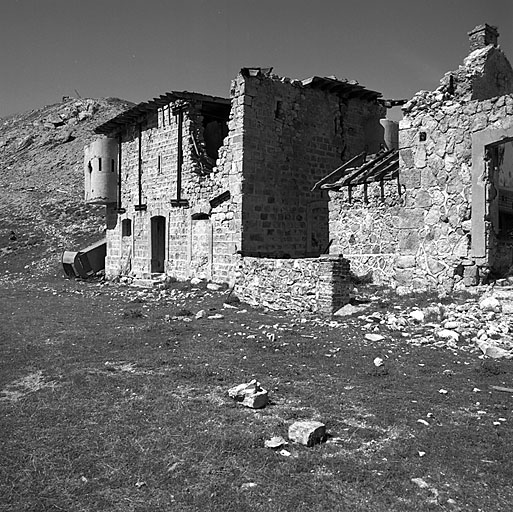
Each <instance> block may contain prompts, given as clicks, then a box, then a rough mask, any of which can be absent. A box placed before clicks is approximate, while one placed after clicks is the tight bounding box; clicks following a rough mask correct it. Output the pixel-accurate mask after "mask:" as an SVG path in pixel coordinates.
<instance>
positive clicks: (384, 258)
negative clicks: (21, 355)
mask: <svg viewBox="0 0 513 512" xmlns="http://www.w3.org/2000/svg"><path fill="white" fill-rule="evenodd" d="M469 36H470V50H471V51H470V54H469V55H468V57H467V58H466V59H465V60H464V63H463V65H462V66H460V67H459V68H458V69H457V70H455V71H453V72H450V73H447V74H446V75H445V76H444V77H443V78H442V80H441V82H440V87H438V88H437V89H436V90H435V91H421V92H419V93H417V94H416V95H415V96H414V97H413V98H412V99H411V100H410V101H408V102H406V100H405V101H394V100H382V99H381V98H380V96H381V95H380V94H379V93H377V92H375V91H370V90H367V89H366V88H364V87H362V86H360V85H359V84H358V83H356V82H349V81H347V80H338V79H336V78H335V77H329V78H326V77H312V78H309V79H307V80H303V81H298V80H290V79H287V78H280V77H278V76H276V75H273V74H272V73H271V70H269V69H261V68H243V69H242V70H241V72H240V73H239V75H238V76H237V77H236V78H235V79H234V80H233V82H232V85H231V97H230V99H223V98H218V97H212V96H206V95H202V94H197V93H188V92H172V93H167V94H165V95H162V96H160V97H159V98H155V99H154V100H152V101H149V102H146V103H141V104H139V105H137V106H135V107H133V108H132V109H130V110H128V111H127V112H125V113H123V114H121V115H119V116H117V117H116V118H114V119H112V120H110V121H108V122H107V123H105V124H103V125H101V126H99V127H98V128H97V129H96V131H97V133H98V134H101V135H103V136H104V138H103V139H100V141H96V142H95V143H93V144H92V145H91V146H89V147H88V148H86V151H85V161H84V169H85V173H86V198H87V199H88V201H89V202H92V203H102V202H103V203H104V204H106V205H107V221H108V222H107V259H106V274H107V276H108V277H111V278H113V277H117V276H130V277H131V278H134V279H136V280H138V281H142V282H144V281H145V280H150V279H152V278H154V277H155V276H160V277H162V276H170V277H174V278H177V279H181V280H183V279H189V278H192V277H199V278H203V279H208V280H211V281H214V282H218V283H228V284H230V285H234V286H235V289H236V292H237V293H238V295H239V296H240V297H241V298H243V299H245V300H248V301H250V302H251V301H256V302H259V303H265V304H266V305H268V306H269V307H276V308H281V309H296V310H305V309H306V310H313V311H324V312H331V311H333V310H334V309H336V307H337V306H339V305H341V304H343V303H344V302H345V301H347V298H348V292H349V287H350V285H349V281H348V276H349V274H350V272H352V273H353V274H356V275H358V276H360V277H365V278H366V279H368V280H372V281H373V282H375V283H384V284H387V285H390V286H392V287H395V288H403V289H409V290H412V289H414V290H423V289H428V288H435V289H445V290H452V289H453V288H454V286H455V285H459V286H462V285H465V286H469V285H473V284H476V283H478V282H482V281H483V280H484V279H486V278H487V277H488V276H489V275H490V274H501V273H505V272H507V271H508V270H509V269H510V267H512V266H513V238H512V237H511V236H510V234H511V233H512V232H513V69H512V67H511V65H510V64H509V62H508V60H507V58H506V57H505V56H504V54H503V52H502V51H501V50H500V48H499V47H498V46H497V38H498V32H497V30H496V29H495V28H494V27H490V26H489V25H482V26H479V27H476V28H475V29H474V30H473V31H472V32H470V33H469ZM396 104H402V105H403V113H404V118H403V120H402V121H401V122H400V124H399V126H397V124H394V122H392V121H388V120H386V119H383V118H384V117H385V106H388V107H390V106H393V105H396ZM102 173H111V174H110V175H109V176H106V175H105V174H102ZM349 265H350V267H349Z"/></svg>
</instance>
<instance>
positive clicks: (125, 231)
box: [121, 219, 132, 236]
mask: <svg viewBox="0 0 513 512" xmlns="http://www.w3.org/2000/svg"><path fill="white" fill-rule="evenodd" d="M121 236H132V221H131V220H130V219H123V221H122V222H121Z"/></svg>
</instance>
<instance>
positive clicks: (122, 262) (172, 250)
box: [106, 98, 242, 282]
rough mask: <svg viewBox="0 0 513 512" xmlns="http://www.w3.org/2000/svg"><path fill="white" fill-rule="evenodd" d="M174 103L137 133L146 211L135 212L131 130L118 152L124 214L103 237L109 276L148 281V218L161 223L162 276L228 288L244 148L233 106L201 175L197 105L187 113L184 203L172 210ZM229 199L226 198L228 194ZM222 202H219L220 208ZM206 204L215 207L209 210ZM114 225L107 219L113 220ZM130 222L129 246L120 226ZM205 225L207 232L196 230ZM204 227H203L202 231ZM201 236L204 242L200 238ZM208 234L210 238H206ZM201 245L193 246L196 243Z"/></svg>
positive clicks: (236, 246) (134, 131)
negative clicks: (196, 279)
mask: <svg viewBox="0 0 513 512" xmlns="http://www.w3.org/2000/svg"><path fill="white" fill-rule="evenodd" d="M174 106H178V103H177V102H174V103H171V104H169V105H168V106H165V107H164V108H162V109H159V110H158V111H156V112H155V113H153V114H148V116H147V118H146V120H145V122H144V124H143V125H142V127H141V158H142V198H141V203H142V204H144V205H146V210H145V211H136V209H135V206H136V205H137V204H138V203H139V197H138V194H139V191H138V186H139V185H138V179H139V178H138V173H139V170H138V165H139V133H138V127H137V126H136V125H132V126H129V127H127V128H126V129H125V130H124V132H123V133H122V144H121V159H122V161H121V192H122V193H121V199H122V200H121V206H122V208H124V209H125V210H126V212H125V213H123V214H121V215H119V218H118V219H117V221H116V222H115V223H113V222H111V225H110V227H109V229H108V230H107V240H108V248H107V260H106V272H107V275H110V276H111V277H112V276H116V275H119V274H121V273H124V272H126V269H127V268H129V269H130V271H131V273H132V275H135V276H137V277H140V278H147V277H149V275H150V273H151V218H152V217H154V216H163V217H164V218H165V219H166V248H165V260H166V261H165V272H166V273H167V274H168V275H171V276H174V277H177V278H179V279H187V278H189V277H192V276H193V275H194V273H195V272H196V271H197V272H200V273H201V274H202V275H200V277H205V278H209V279H212V280H214V281H219V282H233V280H234V268H235V264H236V262H235V257H236V256H235V255H236V252H237V250H239V249H240V246H241V237H240V233H241V218H242V215H241V187H240V182H241V177H240V174H241V169H240V157H237V155H241V141H240V133H241V131H242V123H241V121H240V118H238V117H237V116H236V114H235V111H236V110H237V108H238V103H237V98H234V104H233V110H232V112H231V114H230V120H229V122H228V128H229V133H228V136H227V137H226V138H225V141H224V146H222V147H221V148H220V150H219V158H218V160H217V162H216V166H215V167H214V168H213V169H212V170H210V171H209V170H206V169H205V168H204V166H203V165H202V164H201V161H200V159H199V158H198V155H197V151H196V147H195V146H194V144H193V142H192V137H194V139H195V141H196V144H197V146H199V147H200V148H201V147H203V145H204V144H203V143H204V141H203V139H202V131H203V129H202V116H201V104H200V103H199V102H192V103H188V104H186V105H184V108H185V110H184V120H183V125H182V130H183V131H182V147H183V166H182V178H181V181H182V188H181V194H180V197H181V199H182V200H186V201H187V203H186V204H183V205H181V206H173V204H172V201H173V200H176V199H177V158H178V154H177V151H178V150H177V148H178V117H177V116H175V115H173V113H172V108H173V107H174ZM227 192H228V194H226V193H227ZM221 194H224V198H223V200H217V198H219V196H221ZM211 201H213V202H212V203H211ZM111 217H112V215H111ZM125 219H129V220H131V222H132V234H131V236H130V242H127V241H126V240H125V238H126V237H124V236H123V233H122V230H121V223H122V221H123V220H125ZM199 224H208V227H207V228H206V229H200V230H198V229H197V226H198V225H199ZM203 227H204V226H203ZM203 232H206V233H207V235H205V233H203ZM209 233H210V234H209ZM196 234H198V236H200V235H201V240H195V235H196ZM204 236H209V237H210V238H211V239H210V243H209V250H208V251H207V252H206V253H202V254H201V257H204V258H206V260H207V261H206V263H205V264H201V263H200V262H199V261H196V260H195V258H196V257H197V258H196V259H198V258H199V257H200V256H198V252H197V251H196V250H195V249H196V247H197V246H198V245H201V246H202V247H204V246H205V244H204Z"/></svg>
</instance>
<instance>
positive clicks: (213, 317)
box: [208, 313, 224, 320]
mask: <svg viewBox="0 0 513 512" xmlns="http://www.w3.org/2000/svg"><path fill="white" fill-rule="evenodd" d="M221 318H224V315H221V314H220V313H216V314H215V315H210V316H209V317H208V319H209V320H221Z"/></svg>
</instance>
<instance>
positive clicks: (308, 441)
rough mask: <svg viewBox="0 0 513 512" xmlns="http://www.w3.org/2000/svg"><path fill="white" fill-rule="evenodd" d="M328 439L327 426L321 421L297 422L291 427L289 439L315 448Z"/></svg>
mask: <svg viewBox="0 0 513 512" xmlns="http://www.w3.org/2000/svg"><path fill="white" fill-rule="evenodd" d="M325 437H326V425H324V423H321V422H320V421H313V420H306V421H296V422H295V423H293V424H292V425H290V427H289V439H290V440H291V441H294V442H295V443H300V444H304V445H305V446H313V445H314V444H317V443H321V442H322V441H324V439H325Z"/></svg>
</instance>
